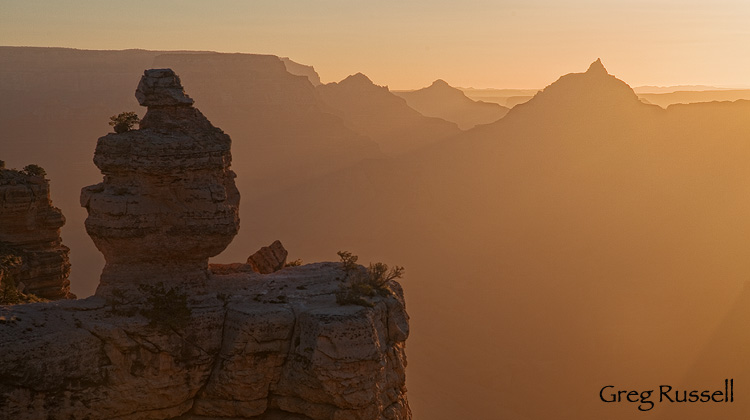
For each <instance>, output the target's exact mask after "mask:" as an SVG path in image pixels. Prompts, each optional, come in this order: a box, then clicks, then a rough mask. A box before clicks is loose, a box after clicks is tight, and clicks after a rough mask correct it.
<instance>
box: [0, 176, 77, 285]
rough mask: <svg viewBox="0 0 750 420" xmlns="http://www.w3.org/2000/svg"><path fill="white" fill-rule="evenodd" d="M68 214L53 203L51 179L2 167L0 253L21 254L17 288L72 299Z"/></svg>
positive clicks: (14, 271)
mask: <svg viewBox="0 0 750 420" xmlns="http://www.w3.org/2000/svg"><path fill="white" fill-rule="evenodd" d="M64 224H65V217H63V214H62V212H61V211H60V209H58V208H57V207H54V206H53V205H52V201H51V200H50V193H49V181H48V180H46V179H44V178H43V177H41V176H32V175H26V174H23V173H20V172H19V171H15V170H11V169H0V253H7V254H14V255H17V256H19V257H21V260H22V264H21V265H20V266H18V267H15V268H14V269H13V270H12V272H11V273H9V274H10V275H12V276H13V280H14V281H15V283H16V285H17V287H18V290H19V291H20V292H22V293H26V294H28V293H32V294H34V295H36V296H39V297H41V298H45V299H71V298H75V295H72V294H71V293H70V281H69V280H68V275H69V274H70V262H69V261H68V251H69V249H68V247H66V246H65V245H63V244H62V239H61V238H60V227H62V225H64Z"/></svg>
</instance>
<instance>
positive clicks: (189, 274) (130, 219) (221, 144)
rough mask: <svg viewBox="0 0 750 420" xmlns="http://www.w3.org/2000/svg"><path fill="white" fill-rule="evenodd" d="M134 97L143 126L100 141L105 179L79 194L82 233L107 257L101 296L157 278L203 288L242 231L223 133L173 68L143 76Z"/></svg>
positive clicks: (96, 158)
mask: <svg viewBox="0 0 750 420" xmlns="http://www.w3.org/2000/svg"><path fill="white" fill-rule="evenodd" d="M136 98H137V99H138V101H139V103H140V104H141V105H143V106H147V107H148V112H147V113H146V115H145V116H144V117H143V120H142V121H141V123H140V129H138V130H131V131H127V132H124V133H120V134H117V133H111V134H108V135H106V136H104V137H101V138H100V139H99V141H98V142H97V146H96V152H95V154H94V163H95V164H96V166H97V167H98V168H99V169H100V170H101V171H102V173H103V174H104V181H103V182H102V183H99V184H96V185H92V186H89V187H86V188H84V189H83V190H82V191H81V205H82V206H83V207H85V208H86V209H87V210H88V213H89V216H88V218H87V219H86V230H87V232H88V233H89V235H90V236H91V238H92V239H93V240H94V243H95V244H96V246H97V248H98V249H99V250H100V251H101V252H102V254H104V257H105V259H106V266H105V268H104V271H103V272H102V276H101V281H100V285H99V289H98V290H97V293H105V292H106V291H107V290H108V289H109V288H110V286H113V285H121V284H123V283H125V284H127V283H134V282H136V283H137V282H148V281H149V280H150V279H155V278H158V279H159V281H162V282H176V283H181V284H197V283H200V282H202V281H205V279H206V275H207V274H206V273H207V265H208V258H209V257H212V256H214V255H217V254H218V253H220V252H221V251H223V250H224V248H226V247H227V245H229V243H230V242H231V240H232V238H233V237H234V236H235V235H236V234H237V231H238V229H239V216H238V209H239V200H240V196H239V192H238V191H237V188H236V186H235V184H234V178H235V175H234V172H232V171H231V170H230V169H229V167H230V164H231V161H232V156H231V152H230V146H231V139H230V138H229V136H228V135H226V134H225V133H224V132H223V131H221V130H220V129H218V128H216V127H214V126H213V125H212V124H211V122H210V121H208V119H206V117H204V116H203V114H201V112H200V111H199V110H198V109H196V108H194V107H193V100H192V99H191V98H189V97H188V96H187V95H186V94H185V93H184V91H183V88H182V84H181V83H180V79H179V77H178V76H177V75H176V74H175V73H174V72H173V71H172V70H169V69H155V70H147V71H146V72H145V73H144V75H143V77H142V78H141V81H140V83H139V85H138V89H137V90H136Z"/></svg>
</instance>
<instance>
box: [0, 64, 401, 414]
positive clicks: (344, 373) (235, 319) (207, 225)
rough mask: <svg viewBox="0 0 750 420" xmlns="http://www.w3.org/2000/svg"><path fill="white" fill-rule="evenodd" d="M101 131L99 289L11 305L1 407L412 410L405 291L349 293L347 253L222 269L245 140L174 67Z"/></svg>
mask: <svg viewBox="0 0 750 420" xmlns="http://www.w3.org/2000/svg"><path fill="white" fill-rule="evenodd" d="M136 95H137V97H138V99H139V102H140V103H141V104H143V105H145V106H148V112H147V114H146V116H145V117H144V119H143V121H142V122H141V125H140V129H139V130H133V131H128V132H125V133H121V134H109V135H107V136H104V137H102V138H100V139H99V142H98V144H97V150H96V154H95V158H94V160H95V163H96V164H97V166H98V167H99V168H100V169H101V171H102V173H103V174H104V181H103V182H102V183H100V184H97V185H94V186H91V187H86V188H84V189H83V191H82V194H81V203H82V205H84V206H85V207H86V208H87V209H88V211H89V218H88V219H87V221H86V228H87V231H88V232H89V234H90V235H91V237H92V239H93V240H94V242H95V243H96V245H97V247H98V248H99V249H100V250H101V251H102V253H103V254H104V255H105V258H106V260H107V265H106V267H105V269H104V272H103V273H102V277H101V283H100V285H99V288H98V289H97V293H96V295H95V296H93V297H91V298H88V299H85V300H79V301H65V302H60V303H53V304H30V305H17V306H5V307H0V326H1V328H0V419H15V420H23V419H39V418H47V419H65V420H67V419H71V418H72V419H92V420H93V419H113V418H116V419H132V420H135V419H139V420H140V419H206V420H208V419H228V418H229V419H266V420H271V419H289V420H292V419H296V420H306V419H308V420H309V419H315V420H323V419H335V420H343V419H363V420H364V419H368V420H369V419H394V420H395V419H409V418H411V413H410V410H409V406H408V403H407V399H406V388H405V366H406V358H405V353H404V345H405V340H406V339H407V337H408V334H409V325H408V315H407V314H406V311H405V302H404V298H403V292H402V290H401V287H400V286H399V285H398V283H396V282H394V281H390V282H389V283H388V285H387V291H385V290H384V293H380V294H378V295H376V296H373V297H372V298H370V299H369V300H368V305H340V304H339V303H337V297H336V294H337V292H338V291H339V290H340V288H341V285H342V284H343V283H344V282H346V281H347V280H346V279H347V276H346V273H345V272H344V271H343V268H342V266H341V265H340V264H337V263H318V264H309V265H305V266H301V267H289V268H284V269H281V270H280V271H276V272H274V273H271V274H266V275H262V274H258V273H254V272H250V271H246V270H236V271H233V270H224V271H222V274H216V273H213V272H211V271H209V270H208V261H207V260H208V257H209V256H211V255H214V254H216V253H218V252H220V251H221V249H223V248H224V247H225V246H226V245H227V244H228V243H229V242H230V241H231V239H232V238H233V237H234V235H235V234H236V232H237V229H238V227H239V225H238V223H239V222H238V219H237V212H238V206H239V195H238V193H237V191H236V189H235V187H234V181H233V179H234V176H233V173H232V172H231V170H230V169H229V168H230V162H231V155H230V150H229V146H230V143H231V140H230V139H229V137H228V136H227V135H226V134H224V133H223V132H221V130H219V129H217V128H215V127H213V126H212V125H211V123H210V122H209V121H208V120H207V119H206V118H205V117H204V116H203V115H202V114H201V113H200V112H199V111H198V110H197V109H195V108H193V106H192V100H191V99H190V98H189V97H188V96H187V95H185V94H184V92H183V89H182V86H181V83H180V80H179V78H178V77H177V76H176V75H175V74H174V73H173V72H172V71H171V70H166V69H162V70H150V71H146V73H145V74H144V77H143V78H142V80H141V83H140V85H139V87H138V90H137V93H136Z"/></svg>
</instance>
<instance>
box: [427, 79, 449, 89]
mask: <svg viewBox="0 0 750 420" xmlns="http://www.w3.org/2000/svg"><path fill="white" fill-rule="evenodd" d="M430 87H451V85H449V84H448V82H446V81H445V80H443V79H437V80H435V81H434V82H432V84H431V85H430Z"/></svg>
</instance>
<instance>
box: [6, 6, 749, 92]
mask: <svg viewBox="0 0 750 420" xmlns="http://www.w3.org/2000/svg"><path fill="white" fill-rule="evenodd" d="M748 23H750V2H748V1H746V0H713V1H703V0H701V1H698V0H679V1H678V0H649V1H646V0H612V1H608V0H597V1H593V0H561V1H552V0H465V1H460V2H459V1H452V2H448V1H441V0H431V1H428V0H413V1H408V2H404V1H393V0H381V1H377V2H373V1H367V2H365V1H359V0H346V1H344V0H318V1H284V0H276V1H265V0H263V1H240V0H216V1H211V2H200V1H197V0H167V1H160V0H151V1H140V0H137V1H129V2H117V3H114V2H103V1H100V0H77V1H67V2H45V1H37V0H26V1H21V0H0V45H26V46H59V47H75V48H86V49H125V48H144V49H168V50H174V49H190V50H213V51H224V52H248V53H268V54H275V55H280V56H289V57H291V58H292V59H293V60H295V61H298V62H301V63H305V64H312V65H314V66H315V68H316V70H318V72H319V73H320V75H321V77H322V79H323V81H324V82H328V81H337V80H340V79H342V78H344V77H346V76H347V75H349V74H352V73H356V72H359V71H361V72H363V73H365V74H367V75H368V76H369V77H370V78H371V79H372V80H373V81H374V82H375V83H377V84H381V85H389V86H390V87H391V88H392V89H409V88H418V87H422V86H426V85H429V84H430V83H431V82H432V81H433V80H434V79H437V78H442V79H445V80H446V81H448V82H449V83H450V84H452V85H454V86H464V87H468V86H474V87H543V86H545V85H547V84H549V83H551V82H552V81H554V80H555V79H557V77H558V76H560V75H562V74H565V73H569V72H574V71H584V70H585V69H586V68H587V66H588V64H589V63H590V62H591V61H593V60H595V59H596V58H597V57H601V58H602V60H603V62H604V64H605V66H606V67H607V68H608V69H609V70H610V72H611V73H612V74H615V75H616V76H618V77H620V78H622V79H623V80H625V81H626V82H628V83H629V84H631V85H632V86H638V85H646V84H649V85H677V84H708V85H715V86H716V85H718V86H749V85H750V54H749V53H748V52H749V51H750V50H748V45H750V25H749V24H748Z"/></svg>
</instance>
